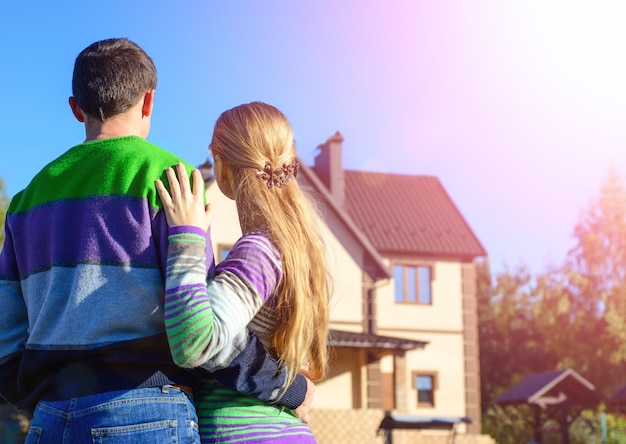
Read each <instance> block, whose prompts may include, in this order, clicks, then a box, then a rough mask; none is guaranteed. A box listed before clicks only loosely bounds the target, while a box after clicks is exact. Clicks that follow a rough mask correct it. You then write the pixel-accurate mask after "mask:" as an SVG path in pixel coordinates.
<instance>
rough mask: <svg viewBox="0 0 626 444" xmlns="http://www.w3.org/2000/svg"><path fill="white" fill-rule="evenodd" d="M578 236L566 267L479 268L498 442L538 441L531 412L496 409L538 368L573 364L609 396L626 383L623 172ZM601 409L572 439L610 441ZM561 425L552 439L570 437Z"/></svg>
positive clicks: (587, 214) (619, 430) (488, 412)
mask: <svg viewBox="0 0 626 444" xmlns="http://www.w3.org/2000/svg"><path fill="white" fill-rule="evenodd" d="M573 233H574V239H575V242H574V247H573V248H572V250H571V251H570V252H569V254H568V255H567V257H566V258H564V261H563V265H562V266H560V267H557V268H554V269H550V270H547V271H545V272H543V273H540V274H538V275H536V276H531V275H530V274H529V273H528V271H527V270H525V269H524V268H523V267H520V268H518V269H516V270H513V271H508V270H507V271H505V272H503V273H500V274H498V275H496V276H494V277H492V276H491V274H490V271H489V264H488V263H486V262H485V263H479V264H478V268H477V270H478V304H479V305H478V318H479V337H480V359H481V364H480V365H481V385H482V387H481V388H482V391H481V395H482V403H483V404H482V405H483V409H484V413H483V428H484V432H485V433H489V434H491V435H492V436H494V437H496V438H498V437H499V438H500V439H501V441H498V442H503V443H504V442H515V443H517V442H528V441H531V440H532V421H533V419H534V418H533V416H532V415H531V414H530V413H529V412H528V411H526V412H525V411H524V410H520V409H517V410H516V411H515V412H512V411H510V409H502V408H500V407H496V406H495V401H496V400H497V398H498V396H500V395H501V394H503V393H504V392H506V391H508V390H509V389H511V388H512V387H513V386H514V385H515V384H516V383H517V382H519V381H520V380H521V379H522V378H524V377H526V376H528V375H530V374H532V373H538V372H543V371H552V370H561V369H566V368H572V369H573V370H575V371H576V372H577V373H579V374H580V375H581V376H583V377H584V378H586V379H587V380H588V381H590V382H591V383H592V384H594V385H595V387H596V388H597V389H598V391H599V392H600V393H601V394H602V395H604V396H605V397H609V396H611V395H612V394H613V393H615V392H616V391H617V390H618V389H619V388H620V387H621V386H623V385H624V384H626V375H624V372H623V370H622V369H623V368H625V367H626V328H624V325H626V188H625V187H624V185H623V182H622V180H621V178H620V177H619V175H617V173H615V172H611V173H610V174H609V175H608V177H607V179H606V180H605V182H604V183H603V184H602V187H601V190H600V196H599V197H598V198H597V199H595V200H593V201H591V202H590V203H589V205H588V207H587V208H586V209H585V210H584V211H583V212H582V213H581V216H580V219H579V221H578V223H577V224H576V226H575V227H574V231H573ZM597 415H598V413H597V412H591V411H589V412H584V413H583V415H582V416H581V417H580V418H578V419H576V420H575V421H574V422H573V423H572V425H571V428H570V442H571V443H583V442H584V443H595V442H598V443H600V442H601V441H600V435H599V433H600V432H599V428H598V427H599V422H598V420H597ZM529 427H530V429H529ZM558 427H559V426H558V424H556V423H551V422H550V421H547V422H546V423H545V424H544V430H543V439H544V441H543V442H545V443H560V442H561V438H560V433H561V432H560V431H559V430H558ZM529 433H530V434H529ZM508 437H511V438H510V439H509V438H508ZM507 439H509V441H507ZM607 443H625V444H626V420H625V419H624V418H622V417H621V416H615V415H607Z"/></svg>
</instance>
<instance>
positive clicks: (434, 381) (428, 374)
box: [411, 370, 439, 408]
mask: <svg viewBox="0 0 626 444" xmlns="http://www.w3.org/2000/svg"><path fill="white" fill-rule="evenodd" d="M411 377H412V386H413V389H414V390H415V392H416V393H415V402H416V403H417V407H419V408H434V407H435V405H436V392H437V389H438V388H439V387H438V379H439V378H438V377H437V372H434V371H418V370H414V371H412V372H411ZM418 377H428V378H430V380H431V385H432V389H431V391H430V393H431V399H432V402H422V401H420V399H419V393H420V390H419V388H418V387H417V378H418Z"/></svg>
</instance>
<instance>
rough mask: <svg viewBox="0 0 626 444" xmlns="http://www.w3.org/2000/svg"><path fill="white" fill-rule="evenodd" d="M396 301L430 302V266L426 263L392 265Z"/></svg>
mask: <svg viewBox="0 0 626 444" xmlns="http://www.w3.org/2000/svg"><path fill="white" fill-rule="evenodd" d="M393 280H394V283H395V295H396V296H395V300H396V302H401V303H409V304H426V305H429V304H432V302H433V301H432V287H431V283H432V268H431V267H430V266H428V265H408V264H395V265H394V266H393Z"/></svg>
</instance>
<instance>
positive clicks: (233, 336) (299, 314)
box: [157, 102, 330, 443]
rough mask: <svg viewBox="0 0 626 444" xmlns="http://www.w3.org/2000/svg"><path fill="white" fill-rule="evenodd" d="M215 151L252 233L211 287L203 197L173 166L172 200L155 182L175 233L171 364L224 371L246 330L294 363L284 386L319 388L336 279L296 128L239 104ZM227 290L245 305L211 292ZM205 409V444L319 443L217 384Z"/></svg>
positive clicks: (294, 422)
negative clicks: (215, 299) (298, 381)
mask: <svg viewBox="0 0 626 444" xmlns="http://www.w3.org/2000/svg"><path fill="white" fill-rule="evenodd" d="M211 151H212V153H213V158H214V172H215V180H216V182H217V185H218V186H219V188H220V190H221V191H222V193H224V195H226V196H227V197H229V198H231V199H234V200H235V202H236V205H237V210H238V215H239V223H240V226H241V231H242V233H243V235H242V237H241V238H240V239H239V240H238V241H237V243H235V245H234V246H233V248H232V249H231V251H230V252H229V255H228V257H227V258H226V260H225V261H223V262H222V263H220V264H219V265H218V267H217V270H216V276H215V280H214V281H210V282H209V283H208V284H207V285H205V282H204V275H205V272H206V271H205V270H204V269H203V268H202V264H204V255H203V254H204V244H203V242H204V232H205V231H206V230H207V229H208V225H209V220H210V210H209V209H208V208H207V207H205V205H204V203H203V195H204V189H202V190H200V189H199V188H200V183H199V181H196V180H194V190H193V192H191V191H190V189H189V181H188V179H187V177H186V175H185V174H184V173H183V174H179V175H178V181H180V184H179V182H178V181H177V180H176V177H175V175H174V172H173V170H171V169H170V170H168V173H167V174H168V180H169V181H170V187H171V190H172V195H171V196H170V195H169V194H168V193H167V191H166V190H165V187H164V186H163V184H162V183H160V182H158V181H157V187H158V191H159V194H160V196H161V199H162V201H163V204H164V208H165V211H166V216H167V218H168V223H169V225H170V227H171V230H172V231H171V235H170V246H169V253H168V271H167V277H166V287H167V292H166V301H165V305H166V327H167V333H168V339H169V341H170V348H171V351H172V356H173V357H174V360H175V362H176V363H177V364H179V365H182V366H187V367H196V366H198V365H203V366H205V367H207V368H219V367H221V366H222V365H223V364H224V363H226V362H228V360H229V359H230V357H231V356H232V355H233V354H234V352H235V350H236V345H233V344H237V343H239V341H240V340H241V339H240V338H241V336H242V335H246V334H247V332H246V327H247V328H249V329H250V330H252V331H254V332H255V334H257V335H258V336H259V337H260V338H261V340H262V341H263V342H264V343H265V344H266V346H268V347H269V349H270V350H271V351H272V352H273V353H274V354H275V356H276V357H277V359H278V360H279V361H280V362H282V363H284V364H285V365H286V367H287V368H288V374H289V377H288V380H287V381H286V384H287V385H288V384H289V383H290V382H291V381H293V379H294V377H295V375H296V374H297V373H298V372H299V371H304V372H305V373H306V375H307V376H308V377H309V378H311V380H313V381H319V380H321V379H322V378H323V377H324V376H325V372H326V366H327V344H326V342H327V336H328V299H329V293H330V291H329V284H328V283H329V281H328V278H327V271H326V264H325V254H324V247H323V243H322V240H321V236H320V234H319V233H318V230H317V223H316V222H317V215H316V213H315V211H314V210H313V208H312V206H311V204H310V201H309V200H308V198H307V197H306V196H305V195H304V193H303V192H302V190H301V188H300V187H299V185H298V182H297V180H296V176H297V173H298V169H299V167H300V165H299V164H298V163H297V161H296V152H295V147H294V140H293V132H292V129H291V126H290V124H289V122H288V120H287V119H286V117H285V116H284V115H283V114H282V113H281V112H280V111H279V110H278V109H276V108H275V107H273V106H271V105H267V104H265V103H261V102H253V103H249V104H244V105H240V106H237V107H235V108H232V109H230V110H228V111H225V112H224V113H222V115H221V116H220V117H219V118H218V120H217V122H216V124H215V129H214V133H213V138H212V141H211ZM195 174H196V176H195V178H197V177H198V173H197V172H196V173H195ZM198 229H199V230H200V231H199V232H198V231H196V232H195V233H194V230H198ZM217 283H219V285H217ZM229 285H230V288H232V290H233V294H236V295H237V296H238V298H239V300H237V301H236V303H234V304H233V305H232V306H230V305H228V304H223V305H220V306H214V305H212V304H211V293H212V292H217V291H221V290H220V289H221V288H224V287H228V286H229ZM231 300H232V298H231ZM196 402H197V410H198V416H199V421H200V435H201V438H202V440H203V442H206V443H208V442H241V441H245V442H249V443H253V442H254V443H256V442H259V443H260V442H274V443H276V442H285V443H287V442H288V443H298V442H302V443H312V442H315V439H314V438H313V435H312V434H311V431H310V428H309V427H308V426H307V425H306V424H304V423H302V422H301V421H300V420H299V419H297V418H296V417H295V416H294V415H293V414H292V413H291V412H289V411H285V410H283V409H282V408H280V407H279V406H276V405H274V404H270V403H263V402H262V401H258V400H256V399H251V398H246V397H243V396H242V395H240V394H239V393H236V392H233V391H231V390H228V389H226V388H223V387H220V386H218V385H217V384H215V383H207V384H205V385H204V386H203V387H202V388H201V389H200V390H199V391H198V394H197V397H196Z"/></svg>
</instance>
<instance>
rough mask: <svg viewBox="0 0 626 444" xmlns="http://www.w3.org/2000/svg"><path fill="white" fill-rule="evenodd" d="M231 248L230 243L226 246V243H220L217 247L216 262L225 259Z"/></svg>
mask: <svg viewBox="0 0 626 444" xmlns="http://www.w3.org/2000/svg"><path fill="white" fill-rule="evenodd" d="M231 248H232V245H229V246H226V245H220V246H219V247H218V253H219V256H218V258H217V259H218V262H221V261H223V260H224V259H226V256H228V253H230V250H231Z"/></svg>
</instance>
